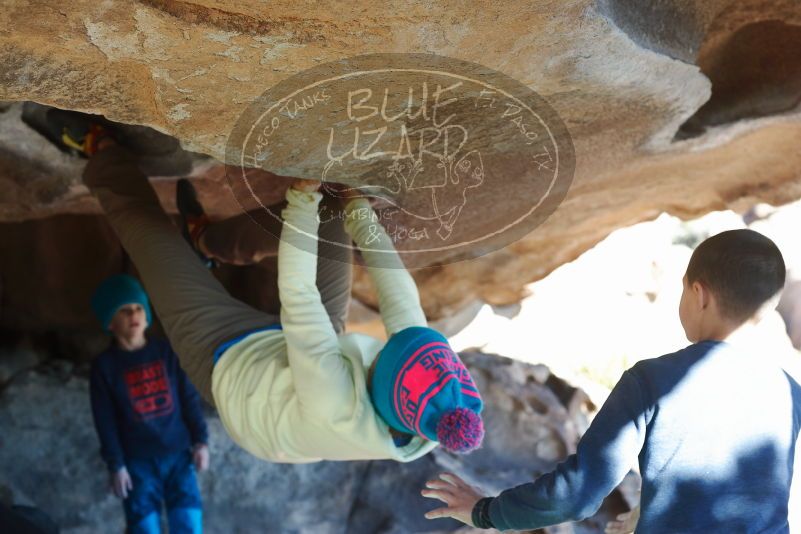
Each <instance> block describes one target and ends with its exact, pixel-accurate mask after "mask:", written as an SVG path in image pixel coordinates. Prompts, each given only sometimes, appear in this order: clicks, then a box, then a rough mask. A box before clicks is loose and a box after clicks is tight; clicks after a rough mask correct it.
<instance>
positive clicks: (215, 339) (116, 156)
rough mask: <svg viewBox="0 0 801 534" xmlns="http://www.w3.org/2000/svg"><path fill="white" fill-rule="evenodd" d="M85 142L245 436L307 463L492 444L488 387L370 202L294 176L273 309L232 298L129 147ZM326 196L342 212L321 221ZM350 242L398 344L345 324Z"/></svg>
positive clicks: (129, 237) (261, 450)
mask: <svg viewBox="0 0 801 534" xmlns="http://www.w3.org/2000/svg"><path fill="white" fill-rule="evenodd" d="M90 131H91V130H90V128H88V127H87V128H86V132H90ZM67 133H69V132H67ZM75 141H76V142H75V143H73V145H78V146H84V147H85V152H86V153H87V155H88V156H89V157H90V159H89V163H88V165H87V167H86V170H85V172H84V182H85V183H86V185H87V186H88V187H89V189H90V191H91V192H92V194H93V195H95V197H96V198H97V199H98V201H99V202H100V204H101V206H102V207H103V210H104V211H105V213H106V215H107V217H108V220H109V223H110V224H111V226H112V227H113V228H114V230H115V232H116V234H117V236H118V237H119V239H120V241H121V242H122V245H123V247H124V248H125V249H126V251H127V252H128V254H129V256H130V257H131V259H132V260H133V262H134V264H135V265H136V266H137V269H138V271H139V273H140V274H141V276H142V279H143V281H144V284H145V287H147V289H148V292H149V294H150V296H151V298H152V299H153V303H154V306H155V308H156V310H157V311H158V312H159V317H160V319H161V322H162V324H163V325H164V327H165V330H166V331H167V335H168V337H169V338H170V340H171V342H172V344H173V346H174V347H175V348H176V351H177V353H178V356H179V358H180V359H181V365H182V367H183V368H184V369H185V370H186V372H187V374H188V375H189V377H190V379H191V380H192V382H193V383H194V384H195V385H196V386H197V387H198V390H199V391H200V393H201V395H203V396H204V398H206V399H207V400H209V401H210V402H212V403H214V404H215V406H216V408H217V410H218V412H219V414H220V419H221V421H222V423H223V425H224V426H225V428H226V430H227V431H228V434H229V435H230V436H231V438H232V439H233V440H234V441H235V442H236V443H238V444H239V445H240V446H241V447H243V448H244V449H246V450H248V451H250V452H251V453H252V454H254V455H256V456H258V457H260V458H264V459H267V460H271V461H276V462H295V463H301V462H314V461H319V460H324V459H327V460H363V459H393V460H397V461H402V462H408V461H411V460H414V459H416V458H419V457H420V456H422V455H424V454H426V453H428V452H430V451H431V450H432V449H433V448H434V447H436V446H437V445H438V444H441V445H442V446H443V447H445V448H447V449H449V450H451V451H454V452H467V451H470V450H472V449H474V448H476V447H478V446H479V445H480V443H481V439H482V438H483V435H484V428H483V423H482V420H481V417H480V415H479V414H480V412H481V409H482V407H483V405H482V402H481V397H480V395H479V393H478V390H477V388H476V386H475V384H474V382H473V380H472V378H471V377H470V374H469V373H468V372H467V369H466V368H465V367H464V365H463V364H462V362H461V360H460V359H459V357H458V355H457V354H456V353H454V351H453V350H452V349H451V348H450V346H449V345H448V343H447V341H446V340H445V339H444V338H443V337H442V336H441V334H439V333H438V332H436V331H434V330H432V329H430V328H428V327H427V323H426V318H425V315H424V314H423V311H422V307H421V306H420V298H419V295H418V293H417V288H416V286H415V283H414V280H413V279H412V277H411V275H409V273H408V272H407V271H406V269H405V268H404V266H403V263H402V262H401V260H400V258H399V256H398V254H397V252H396V251H395V249H394V247H393V245H392V241H391V239H390V238H389V236H388V235H387V234H386V232H385V231H384V228H383V227H382V226H381V225H380V224H375V223H376V221H377V216H376V214H375V213H374V212H373V210H372V208H371V206H370V203H369V202H368V201H367V200H366V199H364V198H354V199H351V200H350V201H349V202H347V203H346V205H345V206H344V210H343V207H342V206H340V205H339V203H338V202H337V201H336V199H333V198H332V197H330V196H327V197H325V198H323V195H322V194H321V193H320V192H319V191H318V188H319V186H320V182H316V181H310V180H295V181H294V183H293V185H292V187H290V188H289V189H288V190H287V192H286V203H285V204H284V206H283V210H282V212H281V213H282V219H283V226H282V230H281V239H280V243H279V244H278V288H279V295H280V300H281V311H280V315H273V314H269V313H264V312H262V311H259V310H256V309H253V308H251V307H250V306H247V305H246V304H244V303H242V302H240V301H238V300H236V299H234V298H232V297H231V296H230V295H229V294H228V292H227V291H226V290H225V289H224V288H223V287H222V285H221V284H220V283H219V282H218V281H217V280H216V279H215V278H214V277H213V276H212V275H211V273H209V271H208V270H207V269H206V267H205V266H204V264H203V263H202V262H201V261H199V260H198V257H197V255H196V254H195V252H194V251H193V250H192V248H191V247H190V246H189V245H188V244H187V243H186V242H185V241H184V239H183V238H182V237H181V236H180V234H179V233H178V232H177V231H176V228H175V227H174V226H173V224H172V222H171V221H170V220H169V218H168V217H167V216H166V214H165V213H164V211H163V209H162V207H161V205H160V204H159V201H158V198H157V197H156V195H155V193H154V191H153V188H152V187H151V185H150V183H149V182H148V180H147V178H146V177H145V176H144V175H143V174H142V173H141V172H140V171H139V170H138V169H137V167H136V165H135V162H134V160H133V158H132V156H131V154H130V153H129V152H128V151H126V150H125V149H123V148H122V147H120V146H118V145H117V144H116V142H114V141H113V139H110V138H109V136H106V135H105V134H104V133H103V132H100V133H95V134H94V135H93V136H91V137H87V138H85V139H83V140H82V139H76V140H75ZM322 202H324V203H325V207H326V209H328V210H330V212H329V213H334V214H335V216H333V217H331V218H329V219H328V220H327V222H326V223H323V224H321V223H320V218H319V208H320V205H321V203H322ZM343 211H344V213H343ZM340 215H342V216H340ZM318 232H319V233H318ZM318 238H319V239H318ZM351 240H353V241H355V242H356V244H357V246H359V247H360V248H361V249H362V254H363V257H364V259H365V262H366V264H367V266H368V272H369V274H370V275H371V278H372V279H373V281H374V283H375V285H376V288H377V293H378V297H379V307H380V311H381V315H382V319H383V320H384V324H385V326H386V330H387V334H388V336H389V341H388V342H387V343H382V342H381V341H379V340H377V339H374V338H372V337H369V336H365V335H361V334H355V333H354V334H345V333H344V312H345V309H346V307H345V305H346V304H347V301H348V298H349V295H350V284H351V271H350V269H351V257H350V254H352V249H351V246H350V245H351ZM370 243H372V245H371V246H370V247H365V245H366V244H370ZM324 247H325V252H323V248H324ZM381 247H383V248H381ZM315 251H317V252H318V253H315Z"/></svg>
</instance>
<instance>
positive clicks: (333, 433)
mask: <svg viewBox="0 0 801 534" xmlns="http://www.w3.org/2000/svg"><path fill="white" fill-rule="evenodd" d="M286 198H287V202H288V205H287V207H286V208H285V209H284V211H283V218H284V227H283V230H282V233H281V243H280V245H279V248H278V290H279V293H280V298H281V325H282V327H283V330H267V331H262V332H256V333H253V334H251V335H249V336H247V337H245V338H244V339H243V340H242V341H239V342H238V343H236V344H234V345H232V346H231V347H230V348H229V349H228V350H226V351H225V353H224V354H223V355H222V357H221V358H220V360H219V361H218V362H217V364H216V365H215V367H214V371H213V373H212V392H213V394H214V401H215V403H216V405H217V410H218V411H219V414H220V419H221V420H222V423H223V425H224V426H225V429H226V430H227V431H228V434H229V435H230V436H231V438H232V439H233V440H234V441H235V442H236V443H237V444H239V445H240V446H241V447H243V448H244V449H245V450H247V451H249V452H250V453H252V454H254V455H255V456H258V457H259V458H263V459H265V460H270V461H273V462H287V463H303V462H316V461H320V460H372V459H391V460H397V461H399V462H409V461H412V460H414V459H416V458H419V457H420V456H423V455H424V454H426V453H428V452H430V451H431V450H432V449H433V448H434V447H436V446H437V443H436V442H432V441H428V440H425V439H423V438H420V437H417V436H415V437H414V438H413V439H412V441H411V442H410V443H409V444H408V445H406V446H403V447H398V446H396V445H395V444H394V442H393V439H392V436H391V435H390V432H389V427H388V426H387V424H386V423H385V422H384V421H383V419H381V417H380V416H379V415H378V414H377V413H376V412H375V410H374V408H373V405H372V402H371V400H370V394H369V392H368V390H367V370H368V369H369V368H370V365H371V364H372V362H373V360H374V359H375V357H376V355H377V354H378V351H380V350H381V348H382V347H383V345H384V343H383V342H382V341H379V340H377V339H375V338H373V337H370V336H366V335H363V334H355V333H354V334H342V335H339V336H337V334H336V332H335V331H334V328H333V326H332V325H331V321H330V320H329V318H328V314H327V313H326V311H325V308H324V307H323V304H322V301H321V299H320V293H319V291H318V290H317V286H316V285H315V283H316V273H317V255H316V254H314V253H312V252H308V251H307V250H308V249H309V248H310V247H309V245H308V243H309V240H310V239H313V240H315V241H316V239H317V230H318V226H319V218H318V214H317V209H318V205H319V203H320V200H321V199H322V194H321V193H319V192H303V191H298V190H295V189H291V188H290V189H289V190H288V191H287V195H286ZM345 217H346V219H345V229H346V231H347V232H348V234H349V235H350V236H351V237H352V238H353V241H354V242H355V243H356V245H357V246H359V248H362V247H366V248H369V249H370V250H364V249H362V255H363V257H364V260H365V263H366V264H367V269H368V272H369V274H370V277H371V278H372V280H373V283H374V284H375V286H376V291H377V293H378V299H379V308H380V312H381V317H382V320H383V322H384V326H385V328H386V331H387V335H392V334H393V333H395V332H398V331H400V330H403V329H404V328H407V327H410V326H427V323H426V318H425V315H424V313H423V310H422V308H421V306H420V296H419V294H418V292H417V286H416V285H415V283H414V280H413V279H412V277H411V275H410V274H409V273H408V272H407V271H406V269H405V268H403V263H402V262H401V261H400V258H399V257H398V255H397V252H395V249H394V247H393V245H392V242H391V240H390V238H389V236H388V235H387V234H386V232H385V231H384V228H383V227H382V226H381V225H380V224H379V223H378V222H376V221H377V218H376V216H375V213H374V212H373V210H372V208H371V207H370V203H369V202H368V201H367V200H366V199H363V198H362V199H354V200H351V201H350V202H349V203H348V204H347V206H346V215H345ZM304 240H305V241H306V247H305V248H306V250H304V249H303V248H301V247H300V246H299V245H300V244H301V243H302V242H303V241H304ZM293 243H294V244H293ZM393 266H394V267H393Z"/></svg>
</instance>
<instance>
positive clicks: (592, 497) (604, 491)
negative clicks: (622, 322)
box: [489, 371, 650, 530]
mask: <svg viewBox="0 0 801 534" xmlns="http://www.w3.org/2000/svg"><path fill="white" fill-rule="evenodd" d="M649 417H650V416H649V406H648V403H647V402H646V401H645V397H644V394H643V388H642V387H641V385H640V382H639V380H638V379H637V378H636V376H635V375H634V374H633V373H632V372H631V371H626V372H625V373H624V374H623V377H622V378H621V379H620V381H619V382H618V383H617V385H616V386H615V388H614V390H613V391H612V393H611V394H610V395H609V398H608V399H607V401H606V402H605V403H604V405H603V407H602V408H601V410H600V411H599V412H598V415H597V416H596V417H595V419H594V420H593V422H592V424H591V425H590V428H589V429H588V430H587V432H586V433H585V434H584V437H583V438H582V439H581V441H580V442H579V444H578V447H577V449H576V454H573V455H571V456H569V457H568V458H567V459H566V460H565V461H564V462H562V463H561V464H559V466H557V468H556V469H555V470H554V471H553V472H551V473H547V474H545V475H543V476H541V477H539V478H538V479H537V480H535V481H534V482H531V483H528V484H523V485H521V486H517V487H516V488H512V489H509V490H506V491H504V492H503V493H501V494H500V495H499V496H497V497H495V498H494V499H492V500H491V502H490V503H489V517H490V520H491V522H492V525H493V526H494V527H495V528H496V529H498V530H534V529H538V528H542V527H545V526H548V525H556V524H559V523H563V522H565V521H579V520H581V519H584V518H586V517H589V516H591V515H592V514H594V513H595V512H596V511H597V510H598V508H600V506H601V504H602V503H603V500H604V498H605V497H606V496H607V495H608V494H609V493H610V492H611V491H612V490H613V489H614V488H615V487H616V486H617V485H618V484H620V482H621V481H622V480H623V478H624V477H625V476H626V473H628V472H629V469H630V467H631V465H632V464H633V462H634V460H635V459H636V458H637V455H638V454H639V452H640V450H641V449H642V446H643V443H644V442H645V427H646V424H647V421H648V420H649Z"/></svg>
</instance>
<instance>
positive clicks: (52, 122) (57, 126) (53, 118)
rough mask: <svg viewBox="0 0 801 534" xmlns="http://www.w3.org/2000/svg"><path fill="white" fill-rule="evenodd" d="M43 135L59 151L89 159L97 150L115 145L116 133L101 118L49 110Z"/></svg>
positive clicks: (75, 112) (60, 110)
mask: <svg viewBox="0 0 801 534" xmlns="http://www.w3.org/2000/svg"><path fill="white" fill-rule="evenodd" d="M47 130H48V131H47V132H45V135H47V137H48V138H49V139H50V140H51V141H52V142H53V143H55V144H56V146H58V147H59V148H60V149H61V150H63V151H65V152H69V153H71V154H73V155H76V156H80V157H83V158H89V157H91V156H92V155H94V154H95V153H97V152H98V150H102V149H103V148H107V147H108V146H110V145H113V144H116V142H117V140H116V133H115V132H114V131H113V129H112V127H110V126H109V125H107V124H105V123H104V121H103V120H102V118H101V117H97V116H94V115H87V114H85V113H78V112H77V111H65V110H62V109H51V110H48V112H47Z"/></svg>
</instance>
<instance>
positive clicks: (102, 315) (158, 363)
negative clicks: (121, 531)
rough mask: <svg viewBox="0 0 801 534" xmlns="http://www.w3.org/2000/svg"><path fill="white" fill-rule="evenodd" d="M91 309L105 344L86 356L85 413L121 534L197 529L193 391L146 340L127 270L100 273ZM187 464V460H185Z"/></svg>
mask: <svg viewBox="0 0 801 534" xmlns="http://www.w3.org/2000/svg"><path fill="white" fill-rule="evenodd" d="M92 308H93V309H94V311H95V314H96V315H97V318H98V319H99V321H100V323H101V324H102V325H103V328H104V329H105V330H108V331H110V332H111V333H112V334H113V335H114V339H113V341H112V344H111V346H110V347H109V348H108V349H107V350H106V351H104V352H103V353H101V354H100V355H99V356H98V357H97V358H96V359H95V360H94V362H92V371H91V377H90V393H91V400H92V416H93V418H94V422H95V430H97V435H98V438H99V439H100V453H101V455H102V457H103V460H105V462H106V465H107V466H108V469H109V473H110V474H111V485H112V490H113V491H114V494H115V495H116V496H117V497H120V498H121V499H123V509H124V510H125V520H126V524H127V526H128V532H129V534H151V533H158V532H160V531H161V525H160V523H161V521H160V516H161V505H162V502H166V505H167V519H168V524H169V528H170V534H181V533H186V534H188V533H192V534H197V533H200V532H202V512H201V499H200V491H199V490H198V485H197V480H196V477H195V470H194V469H195V468H196V469H197V470H200V471H202V470H204V469H206V468H207V467H208V463H209V452H208V446H207V445H206V443H207V441H208V432H207V429H206V422H205V420H204V419H203V411H202V407H201V405H200V397H199V395H198V394H197V391H195V388H194V387H192V384H190V383H189V380H188V379H187V377H186V374H185V373H184V372H183V370H181V368H180V366H179V365H178V359H177V358H176V357H175V353H174V352H173V351H172V348H170V345H169V343H167V342H166V340H162V339H157V338H150V337H148V338H146V337H145V329H146V328H147V326H148V325H149V324H150V322H151V314H150V304H149V302H148V298H147V295H146V294H145V291H144V289H143V288H142V286H141V285H140V284H139V282H138V281H137V280H136V279H135V278H132V277H131V276H128V275H124V274H122V275H115V276H112V277H110V278H108V279H106V280H105V281H104V282H103V283H102V284H101V285H100V287H98V289H97V291H96V292H95V294H94V296H93V297H92ZM193 464H194V465H193Z"/></svg>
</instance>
